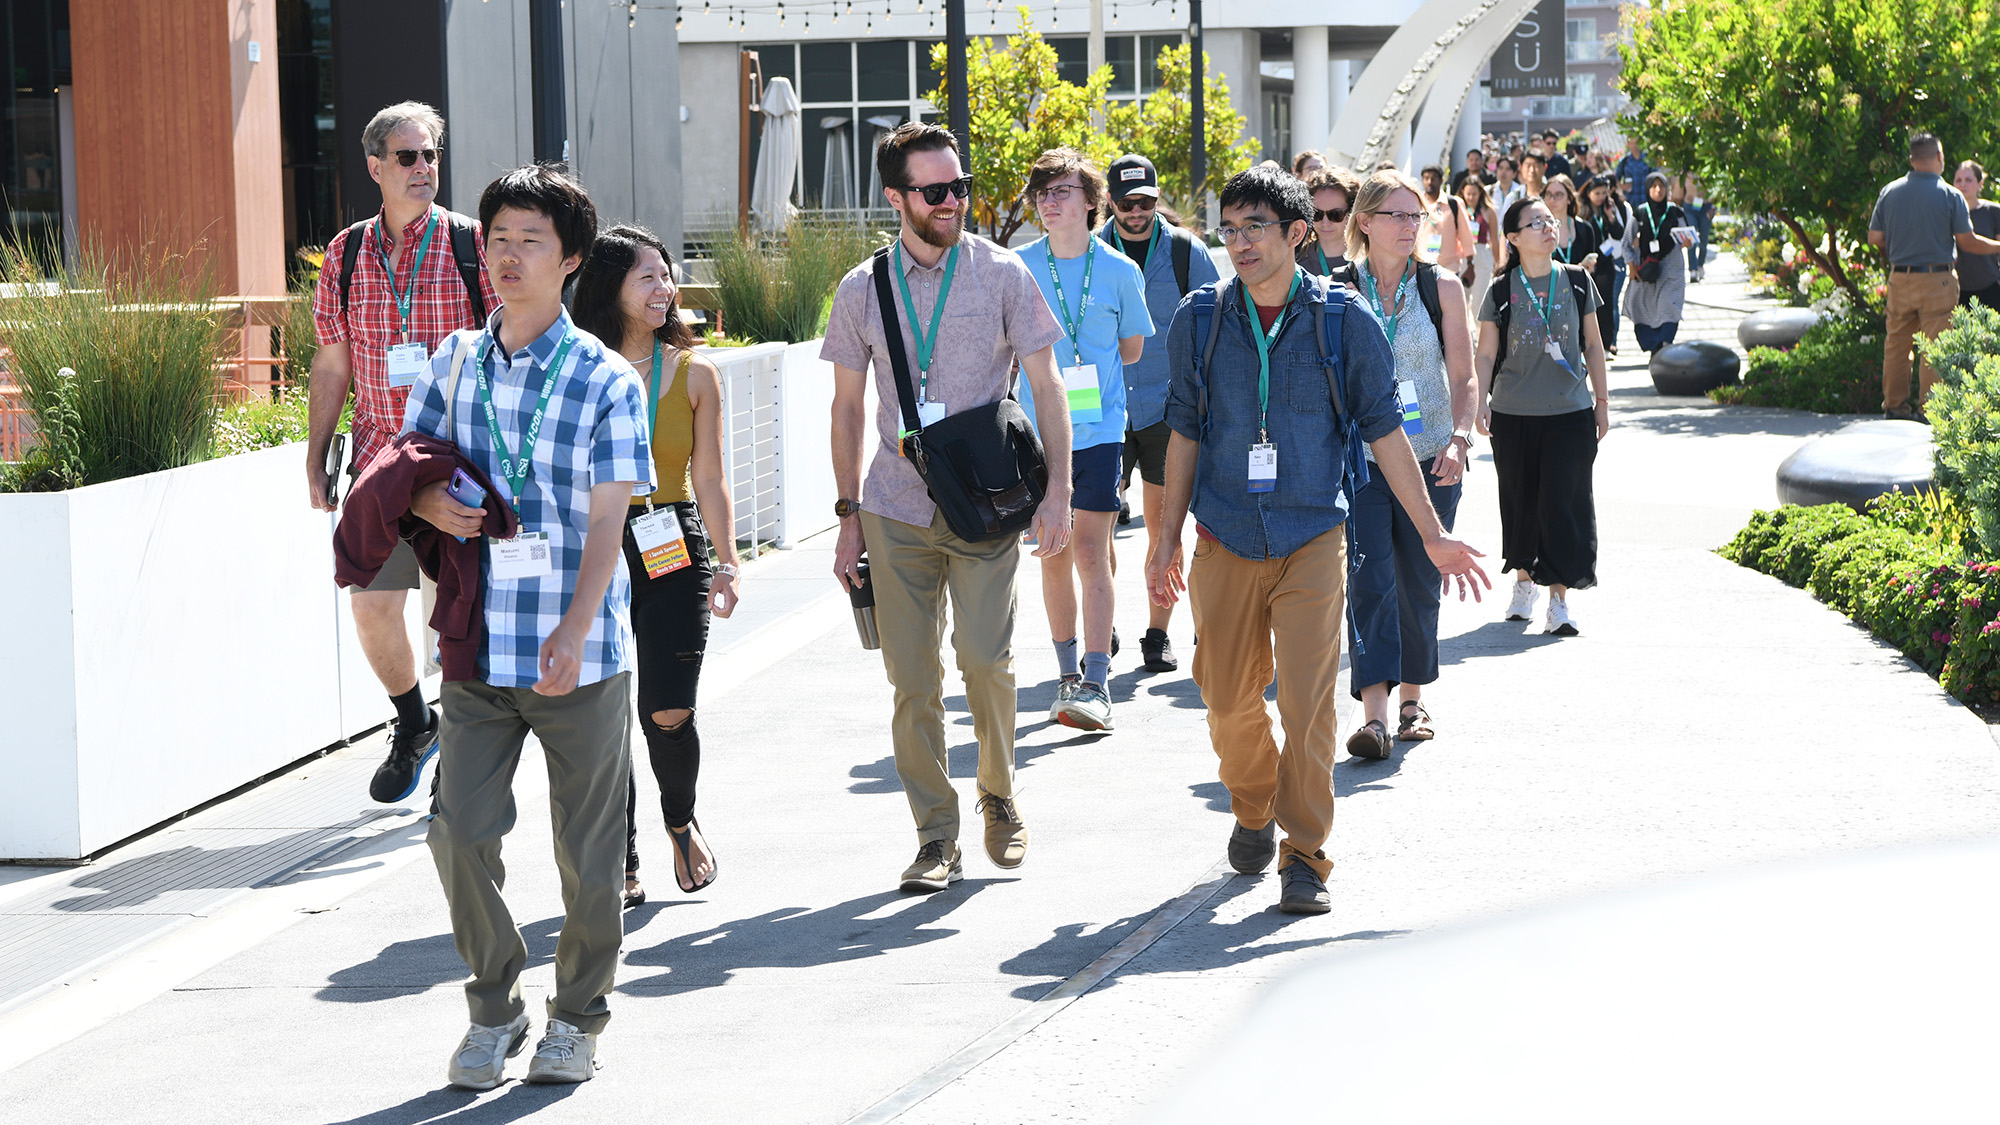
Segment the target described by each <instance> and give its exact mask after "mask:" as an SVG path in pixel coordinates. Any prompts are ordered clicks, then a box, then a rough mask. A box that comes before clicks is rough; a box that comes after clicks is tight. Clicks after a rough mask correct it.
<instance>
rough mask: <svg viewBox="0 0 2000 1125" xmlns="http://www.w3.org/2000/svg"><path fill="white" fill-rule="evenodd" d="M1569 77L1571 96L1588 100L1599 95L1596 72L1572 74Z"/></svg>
mask: <svg viewBox="0 0 2000 1125" xmlns="http://www.w3.org/2000/svg"><path fill="white" fill-rule="evenodd" d="M1568 78H1569V96H1570V97H1572V98H1581V99H1584V100H1586V101H1588V100H1589V99H1591V98H1594V97H1596V96H1597V76H1596V75H1595V74H1572V75H1569V76H1568ZM1579 112H1583V111H1579Z"/></svg>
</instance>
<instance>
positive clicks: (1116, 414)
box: [1018, 148, 1153, 730]
mask: <svg viewBox="0 0 2000 1125" xmlns="http://www.w3.org/2000/svg"><path fill="white" fill-rule="evenodd" d="M1028 200H1029V202H1031V203H1033V204H1034V206H1035V213H1036V215H1037V217H1038V218H1039V219H1040V220H1041V224H1042V229H1043V230H1046V231H1048V232H1049V236H1048V237H1047V238H1044V239H1042V240H1040V241H1038V242H1034V243H1031V244H1030V245H1027V246H1024V247H1022V248H1021V249H1020V250H1019V251H1018V253H1019V254H1020V255H1021V260H1022V261H1023V262H1025V263H1027V266H1028V272H1030V273H1032V274H1034V275H1035V280H1036V282H1037V283H1039V284H1040V285H1041V287H1042V296H1043V297H1044V298H1045V299H1047V301H1048V303H1049V310H1050V311H1051V312H1053V313H1055V315H1056V320H1057V322H1059V323H1060V324H1061V325H1062V326H1063V338H1062V339H1060V340H1057V341H1056V344H1055V352H1056V364H1057V366H1058V367H1059V368H1061V371H1062V376H1063V385H1064V387H1065V388H1066V389H1067V390H1068V392H1069V407H1070V427H1071V429H1072V431H1073V433H1074V435H1075V436H1074V438H1073V440H1072V442H1071V450H1072V452H1071V454H1070V465H1071V476H1072V486H1071V499H1070V504H1071V507H1072V508H1073V509H1074V515H1075V529H1074V532H1073V533H1072V535H1071V536H1070V542H1069V546H1068V547H1067V548H1066V549H1064V550H1063V551H1061V552H1060V553H1058V554H1054V555H1050V556H1049V557H1047V558H1045V559H1043V560H1042V604H1043V605H1044V606H1045V607H1046V608H1047V609H1048V614H1049V636H1050V638H1051V639H1053V640H1054V641H1055V646H1056V665H1057V670H1058V672H1059V673H1060V675H1061V677H1062V679H1061V682H1060V683H1058V685H1057V686H1056V699H1055V703H1054V704H1053V705H1052V706H1051V707H1050V708H1049V718H1050V720H1051V721H1054V722H1058V723H1062V724H1063V725H1064V726H1071V727H1076V728H1078V729H1080V730H1110V729H1111V695H1110V692H1109V690H1108V685H1109V683H1110V669H1111V618H1112V610H1113V602H1112V592H1111V531H1112V526H1113V521H1115V520H1116V519H1117V518H1118V478H1119V475H1120V473H1121V470H1122V469H1123V468H1124V464H1123V458H1124V438H1125V365H1126V364H1127V363H1131V362H1133V361H1135V360H1137V359H1138V358H1139V356H1140V354H1141V352H1142V351H1144V349H1145V346H1146V337H1148V336H1151V335H1152V334H1153V318H1152V315H1151V314H1150V313H1149V312H1147V310H1146V283H1145V278H1144V277H1143V276H1142V275H1141V274H1140V272H1139V267H1138V266H1137V265H1136V264H1134V263H1133V261H1132V260H1131V259H1130V258H1127V257H1125V256H1124V255H1123V254H1118V253H1114V252H1112V251H1111V250H1110V249H1109V248H1107V247H1105V246H1103V245H1101V244H1100V243H1099V241H1098V240H1097V239H1095V238H1092V237H1091V234H1090V230H1091V227H1092V226H1093V225H1095V223H1096V221H1097V215H1098V212H1099V211H1101V210H1102V209H1103V208H1104V207H1105V206H1106V205H1107V201H1106V193H1105V185H1104V174H1103V173H1101V172H1099V171H1098V170H1097V169H1096V168H1094V167H1092V166H1091V165H1090V163H1089V161H1087V160H1085V159H1084V158H1083V156H1082V154H1080V153H1078V152H1077V151H1076V150H1074V149H1069V148H1057V149H1050V150H1049V151H1047V152H1045V153H1043V154H1042V155H1041V156H1040V157H1038V158H1037V159H1036V160H1035V166H1034V168H1033V169H1032V170H1031V171H1030V172H1029V174H1028ZM1021 405H1022V406H1023V407H1024V408H1025V409H1026V410H1027V412H1028V416H1029V417H1030V418H1032V417H1034V416H1035V410H1034V403H1033V401H1032V399H1031V396H1030V394H1029V391H1028V388H1027V386H1026V385H1025V384H1023V385H1022V387H1021ZM1079 587H1080V588H1081V590H1082V602H1083V638H1082V639H1083V642H1084V643H1083V653H1082V660H1081V662H1079V661H1078V658H1077V657H1078V653H1077V635H1076V622H1077V593H1078V589H1079ZM1065 638H1066V639H1065Z"/></svg>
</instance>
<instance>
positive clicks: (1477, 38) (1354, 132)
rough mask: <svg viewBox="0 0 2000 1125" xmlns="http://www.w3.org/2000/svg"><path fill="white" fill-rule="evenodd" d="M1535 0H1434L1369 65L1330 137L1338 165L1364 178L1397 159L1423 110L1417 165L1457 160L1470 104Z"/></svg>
mask: <svg viewBox="0 0 2000 1125" xmlns="http://www.w3.org/2000/svg"><path fill="white" fill-rule="evenodd" d="M1535 3H1536V0H1427V2H1426V3H1425V4H1424V5H1423V7H1421V8H1418V9H1417V11H1416V14H1415V15H1413V16H1411V17H1410V18H1409V20H1408V21H1406V22H1405V23H1404V24H1403V26H1402V27H1400V28H1398V29H1396V33H1395V34H1394V35H1391V36H1390V37H1389V41H1388V42H1387V43H1384V44H1383V45H1382V49H1381V50H1380V51H1377V52H1376V54H1375V57H1374V58H1373V59H1371V60H1369V63H1368V69H1366V70H1364V71H1362V72H1361V77H1360V79H1359V80H1357V81H1356V82H1355V83H1354V90H1353V92H1352V93H1350V94H1349V95H1348V99H1347V108H1346V109H1344V110H1342V111H1341V114H1340V120H1338V121H1336V122H1334V125H1333V131H1332V133H1330V134H1329V135H1328V136H1327V143H1326V149H1325V151H1326V154H1327V157H1328V159H1330V160H1332V161H1333V162H1334V163H1336V164H1341V165H1345V166H1347V167H1349V168H1352V169H1354V170H1356V171H1361V172H1365V171H1367V170H1368V169H1371V168H1373V167H1374V166H1375V165H1376V163H1377V162H1379V161H1382V160H1385V159H1391V158H1394V157H1396V156H1397V155H1398V154H1397V148H1398V146H1399V145H1400V144H1401V143H1402V139H1403V137H1404V136H1405V134H1406V133H1407V131H1408V130H1409V128H1410V124H1411V122H1413V121H1417V120H1418V112H1417V111H1418V110H1419V109H1421V110H1423V114H1422V123H1421V126H1420V127H1419V129H1418V130H1417V134H1416V136H1415V137H1413V138H1412V139H1411V142H1410V151H1409V155H1410V157H1411V163H1412V164H1414V165H1419V166H1420V165H1422V164H1426V163H1429V162H1431V161H1433V160H1436V161H1439V162H1442V163H1446V164H1447V165H1448V164H1449V162H1450V159H1451V154H1450V149H1451V140H1452V134H1453V133H1454V132H1455V131H1456V130H1457V128H1458V117H1459V114H1460V113H1461V112H1463V110H1464V107H1465V101H1466V99H1467V98H1468V97H1470V96H1471V94H1472V92H1473V88H1474V86H1475V85H1476V84H1477V83H1478V81H1479V69H1480V68H1481V67H1483V66H1485V65H1486V60H1487V59H1488V58H1489V57H1491V56H1492V54H1493V52H1494V51H1495V50H1497V49H1498V48H1499V46H1500V44H1501V43H1502V42H1503V41H1505V40H1506V38H1507V36H1508V35H1509V34H1511V33H1512V32H1513V30H1514V25H1516V24H1518V23H1520V22H1521V17H1522V16H1525V15H1527V14H1528V13H1529V12H1530V11H1532V10H1533V9H1534V7H1535Z"/></svg>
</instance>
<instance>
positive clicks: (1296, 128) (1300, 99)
mask: <svg viewBox="0 0 2000 1125" xmlns="http://www.w3.org/2000/svg"><path fill="white" fill-rule="evenodd" d="M1331 71H1332V66H1331V64H1330V63H1329V62H1328V60H1327V57H1326V25H1325V24H1319V25H1317V26H1314V27H1295V28H1293V29H1292V147H1293V148H1294V149H1296V150H1298V151H1300V152H1303V151H1305V150H1306V149H1309V148H1312V149H1320V150H1324V149H1325V148H1326V139H1327V135H1328V134H1329V133H1331V132H1332V131H1333V120H1332V119H1331V118H1330V117H1328V116H1327V110H1328V108H1329V107H1330V106H1331V104H1332V103H1331V101H1330V100H1329V98H1328V95H1327V85H1328V79H1329V77H1330V75H1331ZM1291 158H1292V154H1291V153H1289V152H1287V153H1281V154H1278V163H1280V164H1285V165H1288V166H1289V165H1290V164H1291Z"/></svg>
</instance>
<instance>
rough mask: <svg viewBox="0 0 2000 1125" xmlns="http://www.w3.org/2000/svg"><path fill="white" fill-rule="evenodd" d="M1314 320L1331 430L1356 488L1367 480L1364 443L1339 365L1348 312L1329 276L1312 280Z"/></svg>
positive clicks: (1342, 294)
mask: <svg viewBox="0 0 2000 1125" xmlns="http://www.w3.org/2000/svg"><path fill="white" fill-rule="evenodd" d="M1311 284H1312V291H1311V300H1312V307H1313V321H1314V327H1315V328H1316V330H1317V332H1318V335H1319V354H1320V366H1321V367H1322V368H1323V369H1324V370H1325V371H1326V396H1327V401H1328V402H1330V403H1331V404H1332V405H1333V432H1334V433H1335V434H1337V435H1339V437H1340V446H1341V451H1342V454H1343V459H1344V460H1345V462H1346V465H1345V468H1346V470H1347V476H1348V478H1349V479H1350V480H1352V481H1353V482H1354V487H1355V488H1360V487H1361V486H1362V485H1365V484H1367V483H1368V453H1367V443H1366V442H1364V441H1362V440H1361V426H1360V424H1359V423H1358V422H1356V421H1355V420H1354V417H1353V415H1352V414H1350V413H1349V412H1348V409H1347V371H1346V369H1345V368H1344V367H1343V366H1342V365H1341V362H1340V356H1341V351H1342V348H1341V330H1342V327H1343V325H1344V324H1345V320H1346V317H1345V314H1346V312H1347V302H1348V300H1349V298H1348V296H1347V293H1346V292H1345V291H1343V290H1342V289H1341V288H1340V287H1339V286H1337V285H1335V284H1334V283H1333V281H1332V279H1330V278H1315V279H1313V281H1312V283H1311Z"/></svg>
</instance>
